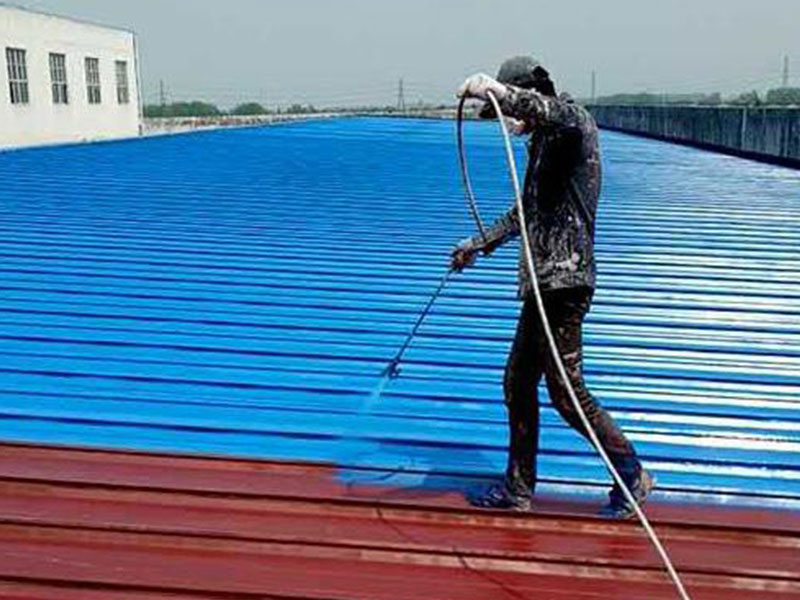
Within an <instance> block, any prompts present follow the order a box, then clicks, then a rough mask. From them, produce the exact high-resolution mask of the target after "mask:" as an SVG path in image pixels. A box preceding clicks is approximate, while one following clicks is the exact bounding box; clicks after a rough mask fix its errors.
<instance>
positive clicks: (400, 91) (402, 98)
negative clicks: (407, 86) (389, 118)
mask: <svg viewBox="0 0 800 600" xmlns="http://www.w3.org/2000/svg"><path fill="white" fill-rule="evenodd" d="M397 110H399V111H400V112H402V113H405V112H406V93H405V90H404V88H403V78H402V77H401V78H400V85H399V86H398V88H397Z"/></svg>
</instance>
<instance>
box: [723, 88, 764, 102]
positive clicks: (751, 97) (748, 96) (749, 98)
mask: <svg viewBox="0 0 800 600" xmlns="http://www.w3.org/2000/svg"><path fill="white" fill-rule="evenodd" d="M730 104H734V105H736V106H759V105H760V104H761V97H760V96H759V95H758V92H756V91H755V90H753V91H752V92H745V93H744V94H739V95H738V96H736V97H735V98H732V99H731V100H730Z"/></svg>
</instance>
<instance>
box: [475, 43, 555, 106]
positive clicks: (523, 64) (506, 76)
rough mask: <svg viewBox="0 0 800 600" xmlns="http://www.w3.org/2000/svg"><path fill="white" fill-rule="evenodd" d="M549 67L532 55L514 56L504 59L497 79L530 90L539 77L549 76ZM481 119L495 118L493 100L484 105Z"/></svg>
mask: <svg viewBox="0 0 800 600" xmlns="http://www.w3.org/2000/svg"><path fill="white" fill-rule="evenodd" d="M549 75H550V74H549V73H548V72H547V69H545V68H544V67H543V66H542V63H540V62H539V61H538V60H536V59H535V58H533V57H532V56H514V57H513V58H509V59H508V60H506V61H504V62H503V64H502V65H500V70H499V71H498V72H497V81H499V82H500V83H504V84H506V85H513V86H516V87H519V88H523V89H526V90H529V89H531V88H533V86H534V84H535V82H536V79H537V77H549ZM480 118H481V119H494V118H495V112H494V107H493V106H492V103H491V102H487V103H486V104H484V105H483V108H482V109H481V112H480Z"/></svg>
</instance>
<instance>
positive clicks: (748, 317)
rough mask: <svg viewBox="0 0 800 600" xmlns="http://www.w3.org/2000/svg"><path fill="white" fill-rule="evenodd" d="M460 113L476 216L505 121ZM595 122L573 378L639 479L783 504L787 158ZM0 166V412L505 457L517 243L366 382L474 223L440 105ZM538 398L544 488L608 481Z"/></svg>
mask: <svg viewBox="0 0 800 600" xmlns="http://www.w3.org/2000/svg"><path fill="white" fill-rule="evenodd" d="M467 137H468V144H469V150H470V159H471V169H472V171H473V176H474V184H475V188H476V192H477V194H478V196H479V199H480V201H481V209H482V211H483V213H484V216H486V217H491V216H492V215H496V214H499V213H500V212H501V211H503V210H505V209H506V208H508V207H509V206H510V203H511V195H510V187H509V183H508V177H507V173H506V167H505V164H504V162H503V153H502V147H501V145H500V138H499V137H498V133H497V131H496V128H495V127H494V126H493V125H491V124H486V123H473V124H470V125H469V127H468V131H467ZM603 147H604V156H605V162H606V179H605V186H604V195H603V200H602V203H601V208H600V214H599V223H598V231H597V238H598V240H597V241H598V261H599V268H600V277H599V289H598V291H597V295H596V300H595V305H594V308H593V311H592V313H591V314H590V317H589V319H588V322H587V326H586V343H587V350H586V356H587V364H586V369H587V378H588V380H589V383H590V386H591V387H592V389H593V390H594V392H595V394H596V395H597V396H598V397H599V398H600V399H601V400H602V401H603V403H604V404H605V405H606V406H607V407H608V408H609V409H611V410H612V412H613V413H614V414H615V416H616V417H617V419H618V420H619V421H620V423H621V424H622V425H623V427H624V428H625V429H626V431H628V432H629V434H630V436H631V438H632V439H633V440H634V441H635V442H636V444H637V447H638V449H639V452H640V454H641V455H642V456H643V458H644V459H645V461H646V462H647V464H648V465H649V466H650V467H652V468H653V469H654V470H655V471H656V472H657V473H658V475H659V480H660V482H661V486H662V489H664V490H667V491H671V492H673V493H675V494H679V495H681V494H682V495H685V494H699V495H700V496H703V497H707V496H709V495H710V497H713V499H714V500H715V501H725V502H728V501H736V502H747V501H748V500H750V501H752V500H753V499H755V500H756V501H759V502H761V501H763V498H765V497H766V498H770V499H771V501H772V502H774V503H778V504H789V505H792V506H800V452H798V450H800V283H798V281H800V259H798V249H800V210H799V209H800V185H798V184H800V173H799V172H796V171H791V170H787V169H781V168H776V167H771V166H765V165H761V164H757V163H752V162H748V161H743V160H740V159H736V158H731V157H724V156H719V155H715V154H711V153H706V152H701V151H698V150H693V149H687V148H683V147H678V146H672V145H668V144H664V143H659V142H653V141H647V140H642V139H636V138H632V137H627V136H623V135H620V134H611V133H606V134H604V136H603ZM521 152H522V150H521ZM0 180H2V182H3V185H2V186H1V187H0V206H2V212H0V232H2V236H0V260H1V261H2V262H0V269H2V272H3V277H2V281H0V290H1V292H0V439H2V440H6V441H33V442H37V443H39V442H40V443H66V444H81V445H90V446H104V447H122V448H133V449H143V450H163V451H180V452H203V453H215V454H229V455H238V456H252V457H265V458H278V459H283V458H288V459H302V460H325V461H335V462H338V463H340V464H342V465H345V466H352V465H363V466H369V467H375V468H385V469H390V470H398V469H399V471H400V472H399V475H398V477H400V478H401V479H403V481H404V482H405V483H408V484H416V485H429V486H434V485H437V481H439V482H440V478H441V477H457V476H466V477H467V478H470V477H475V476H478V475H480V476H482V475H489V474H494V473H498V472H500V471H502V469H503V467H504V460H505V444H506V432H505V414H504V408H503V404H502V390H501V378H502V369H503V365H504V362H505V356H506V352H507V350H508V346H509V343H510V339H511V336H512V334H513V330H514V325H515V319H516V315H517V312H518V309H519V306H518V303H517V301H516V297H515V292H516V281H515V276H516V260H517V254H516V253H517V246H516V244H512V245H510V247H508V248H504V249H503V250H501V251H500V252H499V253H498V254H497V255H496V256H495V257H492V258H491V259H488V260H484V261H483V262H482V263H481V264H480V265H479V266H478V267H477V268H475V269H473V270H472V271H470V272H468V273H466V274H464V275H461V276H458V277H457V278H456V279H455V280H454V281H453V282H452V283H451V285H450V286H449V287H448V288H447V290H446V292H445V294H444V296H443V297H442V298H441V300H440V301H439V302H438V303H437V304H436V305H435V306H434V308H433V312H432V314H431V316H430V318H429V319H428V320H427V321H426V323H425V324H424V325H423V328H422V330H421V333H420V335H419V337H418V338H417V339H416V340H415V341H414V343H413V345H412V346H411V349H410V351H409V353H408V355H407V360H406V362H405V363H404V365H403V370H402V376H401V377H400V378H399V379H398V380H395V381H393V382H391V383H390V384H389V386H388V387H387V388H386V390H385V394H384V396H383V398H382V399H381V400H380V401H377V402H374V401H371V400H370V394H371V392H372V391H373V390H374V389H375V386H376V385H377V384H378V382H379V379H380V373H381V371H382V370H383V369H384V367H385V366H386V362H387V361H388V360H389V359H390V358H391V357H392V356H393V355H394V353H395V351H396V350H397V348H398V346H399V345H400V344H401V343H402V341H403V339H404V337H405V335H406V334H407V332H408V331H409V330H410V328H411V326H412V325H413V323H414V321H415V320H416V318H417V315H418V314H419V311H420V310H421V309H422V307H423V306H424V304H425V302H426V301H427V299H428V297H429V295H430V294H431V293H432V292H433V290H434V289H435V287H436V285H437V283H438V280H439V278H440V277H441V276H442V274H443V272H444V269H445V267H446V264H447V257H448V253H449V250H450V248H451V247H452V245H453V244H454V243H455V242H456V241H457V240H459V239H460V238H463V237H465V236H467V235H470V234H471V233H472V230H473V228H474V224H473V223H472V222H471V221H470V219H469V216H468V214H467V211H466V208H465V204H464V200H463V192H462V189H461V187H460V179H459V175H458V171H457V163H456V154H455V144H454V130H453V124H452V123H451V122H438V121H413V120H390V119H346V120H335V121H323V122H308V123H303V124H293V125H287V126H280V127H272V128H262V129H243V130H234V131H218V132H211V133H204V134H196V135H185V136H175V137H163V138H157V139H147V140H137V141H128V142H122V143H112V144H97V145H86V146H73V147H62V148H50V149H37V150H26V151H18V152H7V153H2V154H0ZM543 400H544V401H545V402H546V401H547V398H546V394H543ZM543 420H544V429H543V433H542V448H543V451H542V455H541V457H540V471H541V474H542V476H543V478H544V479H545V481H546V482H547V483H548V484H549V487H550V488H552V489H559V490H563V489H568V490H582V489H594V488H593V487H592V486H593V485H595V484H600V483H604V482H606V481H607V477H606V475H605V474H604V472H603V469H602V467H601V465H600V462H599V460H598V459H597V458H596V457H595V456H594V454H593V452H592V451H591V450H590V448H589V447H588V446H587V445H586V443H585V442H583V440H581V439H580V438H579V437H578V436H577V435H576V434H575V433H574V432H572V431H571V430H570V429H568V428H567V427H566V426H565V425H564V424H563V423H562V422H561V421H560V420H559V419H558V418H557V416H556V415H555V413H554V412H553V411H552V410H551V409H549V408H548V407H547V406H545V410H544V413H543ZM393 481H395V483H396V480H393ZM587 486H588V487H587ZM598 489H599V488H598Z"/></svg>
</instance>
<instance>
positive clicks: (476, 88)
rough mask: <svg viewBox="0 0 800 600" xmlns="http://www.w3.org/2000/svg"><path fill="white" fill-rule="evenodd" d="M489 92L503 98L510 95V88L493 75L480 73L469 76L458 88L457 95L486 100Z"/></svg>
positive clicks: (499, 98) (500, 98)
mask: <svg viewBox="0 0 800 600" xmlns="http://www.w3.org/2000/svg"><path fill="white" fill-rule="evenodd" d="M489 92H492V94H494V97H495V98H497V99H498V100H502V99H503V98H505V97H506V96H507V95H508V88H507V87H506V86H505V85H503V84H502V83H500V82H499V81H497V80H496V79H494V78H493V77H489V76H488V75H486V74H485V73H478V74H476V75H472V76H471V77H467V80H466V81H465V82H464V83H462V84H461V87H460V88H458V92H456V96H458V97H459V98H464V97H467V98H477V99H479V100H483V101H486V100H488V99H489Z"/></svg>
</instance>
